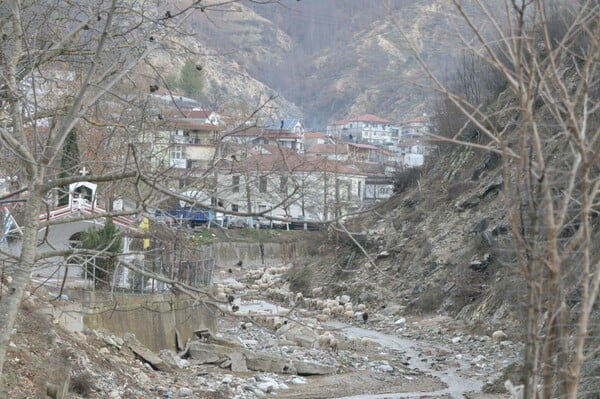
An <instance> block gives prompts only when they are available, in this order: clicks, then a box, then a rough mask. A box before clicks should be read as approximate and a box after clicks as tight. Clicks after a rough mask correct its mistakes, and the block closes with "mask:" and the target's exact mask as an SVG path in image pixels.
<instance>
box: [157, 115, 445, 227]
mask: <svg viewBox="0 0 600 399" xmlns="http://www.w3.org/2000/svg"><path fill="white" fill-rule="evenodd" d="M163 129H165V133H164V134H165V135H166V136H168V137H169V140H170V144H171V145H170V147H169V148H170V149H169V151H168V164H169V166H170V167H171V168H172V171H171V177H172V179H173V180H178V182H179V183H178V187H180V188H184V187H188V186H189V185H190V184H192V185H193V183H192V182H194V181H196V180H197V178H198V177H200V176H202V175H203V174H205V175H207V176H210V179H209V180H210V182H209V183H205V184H203V187H189V188H192V189H198V190H202V191H204V192H206V193H207V197H210V198H212V205H218V206H219V207H220V208H222V209H223V210H225V211H231V212H251V213H256V212H260V213H261V214H262V213H265V212H267V213H268V215H271V216H277V217H305V218H310V219H318V220H331V219H332V218H335V217H339V216H341V215H343V214H344V213H345V212H348V211H353V210H356V209H359V208H361V207H363V206H364V205H365V204H367V203H369V202H372V201H377V200H381V199H385V198H389V196H391V194H392V191H393V190H392V189H393V185H392V178H391V177H392V176H393V174H394V173H395V172H396V171H398V170H400V169H403V168H406V167H415V166H420V165H422V164H423V163H424V160H425V157H427V156H428V155H429V154H430V153H431V151H432V150H433V148H435V147H434V146H433V145H432V144H431V143H430V142H429V141H428V139H427V133H428V132H429V130H430V123H429V120H428V118H427V117H425V116H420V117H416V118H411V119H408V120H405V121H403V122H400V123H393V122H391V121H388V120H386V119H383V118H380V117H378V116H375V115H371V114H365V115H361V116H358V117H355V118H347V119H344V120H341V121H335V122H332V123H330V124H328V125H327V127H326V129H325V132H318V131H306V130H305V128H304V126H303V124H302V122H301V121H300V120H298V119H284V120H281V121H280V122H279V123H277V122H274V123H272V124H271V126H264V127H261V126H256V125H249V124H247V123H246V124H242V125H241V126H237V127H235V128H232V127H230V126H228V125H227V123H226V122H224V119H223V118H222V117H221V116H220V115H218V114H217V113H214V112H208V111H204V110H202V109H189V110H184V111H178V112H176V113H174V114H170V115H169V118H167V119H166V120H165V122H164V124H163ZM208 168H212V169H213V170H212V171H211V172H210V173H208V174H207V169H208ZM273 208H276V209H274V210H272V211H271V209H273Z"/></svg>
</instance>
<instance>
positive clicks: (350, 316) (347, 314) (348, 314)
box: [344, 310, 354, 321]
mask: <svg viewBox="0 0 600 399" xmlns="http://www.w3.org/2000/svg"><path fill="white" fill-rule="evenodd" d="M344 317H345V318H346V319H348V321H352V319H354V312H353V311H351V310H347V311H345V312H344Z"/></svg>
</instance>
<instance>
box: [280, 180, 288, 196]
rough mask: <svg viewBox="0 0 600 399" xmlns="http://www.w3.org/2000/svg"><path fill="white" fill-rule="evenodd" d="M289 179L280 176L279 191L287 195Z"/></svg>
mask: <svg viewBox="0 0 600 399" xmlns="http://www.w3.org/2000/svg"><path fill="white" fill-rule="evenodd" d="M287 184H288V177H287V176H280V177H279V191H281V192H282V193H285V192H286V191H287Z"/></svg>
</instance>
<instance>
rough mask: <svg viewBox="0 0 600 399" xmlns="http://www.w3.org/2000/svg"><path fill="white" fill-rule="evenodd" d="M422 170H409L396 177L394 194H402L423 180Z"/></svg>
mask: <svg viewBox="0 0 600 399" xmlns="http://www.w3.org/2000/svg"><path fill="white" fill-rule="evenodd" d="M421 172H422V170H421V168H408V169H404V170H401V171H399V172H398V173H396V174H395V175H394V193H396V194H398V193H401V192H403V191H405V190H407V189H409V188H411V187H414V186H416V185H417V182H418V181H419V179H420V178H421Z"/></svg>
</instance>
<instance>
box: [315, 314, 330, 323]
mask: <svg viewBox="0 0 600 399" xmlns="http://www.w3.org/2000/svg"><path fill="white" fill-rule="evenodd" d="M316 318H317V321H318V322H320V323H325V322H326V321H327V320H329V316H328V315H326V314H318V315H317V316H316Z"/></svg>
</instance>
